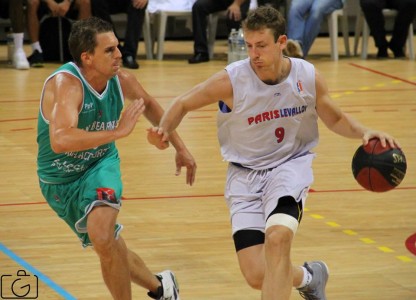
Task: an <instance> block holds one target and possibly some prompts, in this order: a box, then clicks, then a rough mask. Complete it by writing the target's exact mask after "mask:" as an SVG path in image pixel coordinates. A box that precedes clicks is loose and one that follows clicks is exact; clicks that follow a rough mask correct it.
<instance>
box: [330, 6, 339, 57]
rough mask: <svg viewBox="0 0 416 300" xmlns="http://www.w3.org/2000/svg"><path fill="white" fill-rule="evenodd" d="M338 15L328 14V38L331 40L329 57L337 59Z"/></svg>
mask: <svg viewBox="0 0 416 300" xmlns="http://www.w3.org/2000/svg"><path fill="white" fill-rule="evenodd" d="M337 19H338V16H337V15H336V14H335V13H332V14H330V15H329V16H328V30H329V39H330V42H331V59H332V60H338V41H337V40H338V20H337Z"/></svg>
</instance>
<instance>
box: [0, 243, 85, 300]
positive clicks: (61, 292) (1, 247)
mask: <svg viewBox="0 0 416 300" xmlns="http://www.w3.org/2000/svg"><path fill="white" fill-rule="evenodd" d="M0 251H1V252H3V253H4V254H5V255H7V256H8V257H10V258H11V259H12V260H14V261H15V262H16V263H17V264H19V265H21V266H22V267H23V268H24V269H26V270H27V271H28V272H29V273H31V274H33V275H36V276H37V277H38V279H39V280H41V281H43V283H45V284H46V285H47V286H48V287H50V288H51V289H52V290H54V291H55V292H56V293H57V294H58V295H60V296H61V297H63V298H64V299H67V300H76V299H77V298H75V297H74V296H72V295H71V294H70V293H68V292H67V291H66V290H65V289H63V288H62V287H61V286H59V285H58V284H57V283H55V282H54V281H52V279H50V278H49V277H48V276H46V275H44V274H43V273H42V272H40V271H39V270H38V269H36V268H35V267H33V266H32V265H30V264H29V263H28V262H26V261H25V260H24V259H23V258H21V257H20V256H18V255H17V254H15V253H14V252H13V251H12V250H10V249H9V248H7V247H6V246H5V245H3V244H2V243H0ZM1 275H5V274H1Z"/></svg>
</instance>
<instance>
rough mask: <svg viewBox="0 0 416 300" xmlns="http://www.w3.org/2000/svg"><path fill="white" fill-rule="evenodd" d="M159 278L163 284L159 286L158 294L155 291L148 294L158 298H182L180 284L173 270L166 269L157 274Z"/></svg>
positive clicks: (173, 299)
mask: <svg viewBox="0 0 416 300" xmlns="http://www.w3.org/2000/svg"><path fill="white" fill-rule="evenodd" d="M156 277H157V279H159V281H160V283H161V284H162V286H161V287H159V289H158V291H157V294H155V293H153V292H148V293H147V295H148V296H149V297H150V298H153V299H156V300H180V297H179V285H178V282H177V281H176V277H175V274H173V272H172V271H170V270H166V271H163V272H160V273H158V274H156Z"/></svg>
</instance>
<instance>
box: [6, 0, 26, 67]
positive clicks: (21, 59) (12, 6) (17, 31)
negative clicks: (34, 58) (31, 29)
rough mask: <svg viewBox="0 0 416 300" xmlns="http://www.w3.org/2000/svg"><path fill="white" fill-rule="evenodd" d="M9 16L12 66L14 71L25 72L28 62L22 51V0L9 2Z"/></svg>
mask: <svg viewBox="0 0 416 300" xmlns="http://www.w3.org/2000/svg"><path fill="white" fill-rule="evenodd" d="M9 16H10V21H11V23H12V28H13V42H14V53H13V65H14V67H15V68H16V69H19V70H26V69H29V62H28V60H27V58H26V54H25V52H24V50H23V38H24V29H25V28H24V13H23V0H13V1H12V0H10V1H9Z"/></svg>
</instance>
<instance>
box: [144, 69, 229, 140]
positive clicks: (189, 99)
mask: <svg viewBox="0 0 416 300" xmlns="http://www.w3.org/2000/svg"><path fill="white" fill-rule="evenodd" d="M232 95H233V92H232V86H231V82H230V80H229V77H228V75H227V73H226V71H221V72H218V73H217V74H214V75H213V76H212V77H210V78H209V79H207V80H206V81H205V82H203V83H200V84H198V85H197V86H195V87H194V88H192V89H191V90H189V91H188V92H186V93H184V94H183V95H181V96H179V97H177V98H175V99H174V101H173V102H172V104H171V105H170V106H169V108H168V109H167V110H166V112H165V113H164V115H163V117H162V119H161V121H160V124H159V127H153V128H150V129H149V130H148V137H147V138H148V141H149V142H150V143H151V144H153V145H155V146H156V147H158V148H161V147H162V146H163V144H164V143H166V142H167V141H171V140H172V138H174V135H173V134H174V130H175V129H176V128H177V127H178V125H179V124H180V122H181V121H182V119H183V117H184V116H185V115H186V114H187V113H188V112H189V111H192V110H196V109H198V108H200V107H203V106H206V105H209V104H211V103H215V102H218V101H219V100H222V101H224V102H225V103H226V104H227V105H228V106H229V107H230V108H232Z"/></svg>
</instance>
